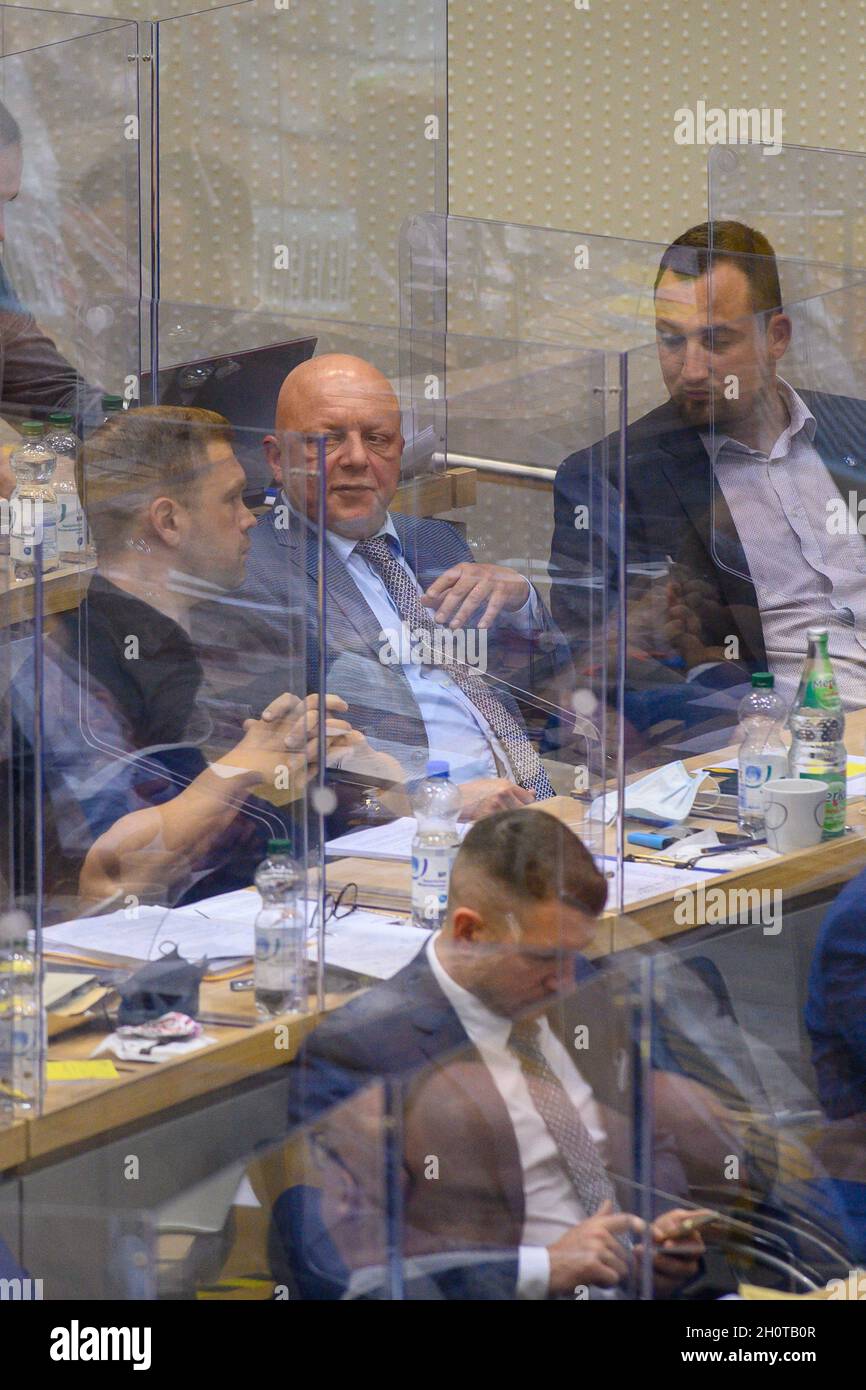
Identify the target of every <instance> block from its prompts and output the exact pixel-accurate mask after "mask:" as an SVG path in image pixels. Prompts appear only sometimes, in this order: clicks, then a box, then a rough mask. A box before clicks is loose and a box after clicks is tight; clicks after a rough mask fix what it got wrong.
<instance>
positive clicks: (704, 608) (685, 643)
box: [665, 575, 730, 670]
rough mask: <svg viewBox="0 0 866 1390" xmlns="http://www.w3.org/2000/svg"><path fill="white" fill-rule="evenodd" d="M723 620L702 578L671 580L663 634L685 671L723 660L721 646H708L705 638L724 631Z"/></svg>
mask: <svg viewBox="0 0 866 1390" xmlns="http://www.w3.org/2000/svg"><path fill="white" fill-rule="evenodd" d="M725 621H726V619H725V612H724V610H723V608H722V606H721V604H720V603H719V598H718V594H717V593H716V592H715V591H714V590H713V588H712V586H711V585H710V584H708V583H707V581H706V580H705V579H700V578H698V577H697V576H691V575H690V576H684V577H683V578H681V579H674V580H671V582H670V584H669V585H668V621H667V625H666V628H665V635H666V637H667V639H668V641H669V642H670V644H671V646H672V647H673V649H674V651H676V652H679V654H680V656H681V657H682V658H683V661H684V662H685V663H686V667H687V668H688V669H689V670H692V669H693V668H694V667H695V666H701V665H703V664H704V663H705V662H715V661H724V660H725V659H726V653H725V649H724V647H721V646H709V645H708V644H707V640H706V633H707V632H708V631H710V632H719V631H724V628H725ZM727 622H728V625H730V617H728V619H727Z"/></svg>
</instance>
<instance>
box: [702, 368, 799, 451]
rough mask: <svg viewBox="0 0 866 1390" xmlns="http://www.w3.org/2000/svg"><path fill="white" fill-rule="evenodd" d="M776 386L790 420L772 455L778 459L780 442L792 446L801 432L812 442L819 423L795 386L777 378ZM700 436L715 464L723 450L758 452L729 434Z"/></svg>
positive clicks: (710, 433)
mask: <svg viewBox="0 0 866 1390" xmlns="http://www.w3.org/2000/svg"><path fill="white" fill-rule="evenodd" d="M776 385H777V386H778V388H779V395H780V396H781V397H782V400H783V401H784V402H785V405H786V406H787V408H788V414H789V416H790V420H789V422H788V425H787V426H786V428H785V429H784V430H783V431H782V433H781V434H780V435H779V438H778V439H777V440H776V444H774V446H773V452H772V453H771V455H770V457H771V458H772V457H774V456H776V457H778V454H777V453H776V448H777V445H778V444H779V442H780V441H782V440H786V441H787V442H788V443H789V444H790V441H791V440H792V439H793V438H794V437H795V435H798V434H799V433H800V431H801V430H805V432H806V437H807V438H808V439H809V441H810V442H811V441H812V440H813V439H814V438H815V431H816V429H817V428H818V422H817V420H816V419H815V416H814V415H813V414H812V412H811V410H810V409H809V407H808V406H807V405H806V402H805V401H804V400H803V397H802V396H799V395H798V394H797V392H796V391H795V390H794V388H793V386H791V385H790V383H789V382H787V381H785V380H783V378H782V377H777V378H776ZM700 434H701V439H702V440H703V443H704V447H705V449H706V451H707V453H708V454H709V456H710V459H711V461H712V462H713V463H715V462H716V460H717V458H718V456H719V454H720V453H721V452H722V450H723V449H726V450H728V451H730V452H733V453H739V454H744V455H754V454H756V453H757V452H758V451H757V450H756V449H750V448H749V447H748V445H746V444H741V443H740V441H739V440H738V439H732V438H731V437H730V435H728V434H721V433H719V432H717V431H710V430H701V432H700ZM782 452H783V453H784V452H787V450H785V449H783V450H782Z"/></svg>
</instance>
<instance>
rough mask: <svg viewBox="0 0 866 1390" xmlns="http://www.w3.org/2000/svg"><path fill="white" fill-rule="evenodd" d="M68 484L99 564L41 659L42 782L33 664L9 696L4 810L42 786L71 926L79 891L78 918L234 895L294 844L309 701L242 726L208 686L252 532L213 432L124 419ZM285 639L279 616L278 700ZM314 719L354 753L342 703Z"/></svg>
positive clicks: (283, 699)
mask: <svg viewBox="0 0 866 1390" xmlns="http://www.w3.org/2000/svg"><path fill="white" fill-rule="evenodd" d="M81 481H82V486H83V491H84V495H85V505H86V508H87V513H88V520H89V522H90V526H91V531H92V534H93V537H94V541H95V543H96V547H97V551H98V553H99V556H100V566H99V570H98V571H97V573H96V574H95V575H94V576H93V578H92V579H91V583H90V588H89V591H88V593H87V595H86V597H85V598H84V599H83V601H82V603H81V605H80V606H79V608H78V609H77V610H76V611H73V612H69V613H66V614H64V615H63V617H62V618H61V619H60V621H59V623H58V625H57V626H56V627H55V629H54V630H53V631H52V632H51V634H50V636H49V638H48V640H47V642H46V643H45V646H44V652H43V673H42V681H41V692H42V700H41V705H42V711H43V713H42V738H41V749H42V757H41V765H42V768H43V773H42V776H41V779H40V776H39V773H38V767H37V764H36V762H35V761H34V760H33V757H32V750H33V749H34V748H35V746H36V738H35V735H34V728H35V723H34V721H35V719H36V717H37V710H38V705H37V701H36V699H35V694H36V691H37V689H38V688H39V686H38V682H37V673H36V669H35V664H34V663H33V662H32V661H31V662H28V663H26V664H25V666H24V668H23V669H22V671H21V672H19V674H18V677H17V679H16V681H15V684H14V689H13V710H14V717H15V725H16V728H17V731H18V734H19V737H20V747H19V750H18V757H17V759H16V764H15V772H16V776H17V781H18V792H19V797H20V800H21V804H22V805H23V806H26V805H27V803H28V800H29V801H30V802H31V803H33V802H35V790H36V788H37V786H38V785H39V783H40V781H41V795H42V800H43V805H44V807H45V810H46V818H45V819H46V845H45V854H44V862H45V870H46V879H47V881H46V890H47V892H48V894H49V897H50V898H51V899H52V902H51V904H50V906H51V907H52V908H53V911H52V914H51V915H54V916H57V915H61V916H68V915H69V914H70V907H72V909H73V910H74V911H77V910H80V907H81V904H80V903H74V902H73V903H72V904H70V903H69V902H67V901H65V899H66V897H67V896H68V897H71V898H72V899H73V900H74V899H76V897H77V895H78V894H79V893H80V896H81V898H82V899H84V902H85V903H86V904H88V903H89V904H91V905H92V904H93V903H96V902H98V903H102V902H104V901H105V900H107V899H108V900H111V899H113V898H115V897H120V898H121V899H122V898H124V897H128V896H129V895H134V896H135V897H136V898H137V899H139V900H142V901H147V900H151V901H154V900H156V901H159V902H165V903H170V904H176V903H179V902H183V901H190V900H193V899H195V898H199V897H202V896H209V895H211V894H213V893H216V892H220V891H225V890H227V889H229V888H232V887H237V886H240V885H242V884H248V883H249V882H250V881H251V878H252V873H253V870H254V868H255V865H256V863H258V862H259V861H260V860H261V859H263V858H264V855H265V851H266V847H267V841H268V839H270V838H274V837H277V838H283V837H285V836H287V835H288V836H290V837H291V836H292V834H293V833H297V832H298V830H299V828H300V825H301V819H300V817H301V811H300V808H299V806H298V805H297V803H298V801H299V798H301V796H302V793H303V790H304V787H305V786H306V784H307V782H308V781H309V779H310V777H311V776H312V775H313V774H314V772H315V770H316V760H317V756H318V754H317V744H316V724H317V697H316V696H314V695H313V696H309V697H307V698H306V699H301V698H300V697H299V696H298V695H297V694H290V693H288V691H287V692H286V693H283V694H281V695H279V696H277V697H276V698H275V699H274V700H272V701H271V703H270V704H269V706H268V707H267V709H265V710H263V711H254V710H252V709H250V708H249V706H248V705H245V704H244V702H243V695H242V693H239V695H238V699H237V701H234V702H233V700H232V695H231V684H230V682H226V681H224V680H217V681H213V680H212V676H213V674H214V671H213V666H214V662H215V661H216V660H218V655H219V647H220V644H219V633H218V623H219V604H218V602H217V603H214V602H213V600H214V599H216V598H218V597H219V595H221V594H226V593H228V592H230V591H232V590H233V589H235V588H237V586H238V585H239V584H240V583H241V581H242V579H243V573H244V557H245V555H246V551H247V549H248V547H249V541H248V539H247V533H248V532H249V531H250V529H251V528H252V527H253V526H254V525H255V517H254V516H253V515H252V513H251V512H250V511H248V509H247V508H246V506H245V505H244V502H243V488H244V485H245V474H244V472H243V469H242V467H241V465H240V464H239V463H238V461H237V459H236V458H235V455H234V452H233V449H232V439H231V431H230V427H229V425H228V422H227V421H225V420H224V419H223V418H222V417H221V416H218V415H215V414H213V413H212V412H210V411H199V410H191V409H184V408H181V407H166V408H161V407H152V408H146V409H143V410H137V411H129V412H125V413H123V414H122V415H120V416H119V417H117V418H116V419H114V420H112V421H111V422H110V423H108V424H106V425H105V426H103V427H102V429H100V430H98V431H97V432H96V433H95V434H94V435H93V436H92V437H91V439H90V440H89V442H88V445H87V448H86V449H85V451H84V455H83V464H82V480H81ZM204 596H207V597H208V598H209V599H210V600H211V604H210V605H209V607H210V608H211V609H212V610H213V611H214V612H215V614H216V618H215V619H214V622H213V624H212V628H213V632H212V640H211V642H210V643H209V648H208V651H207V654H206V657H205V656H204V654H203V652H202V650H201V648H200V647H197V646H196V645H194V644H193V642H192V640H191V638H190V635H189V628H190V622H191V618H190V615H191V612H192V610H193V608H194V607H196V606H197V605H198V604H200V602H201V600H202V598H203V597H204ZM291 633H292V625H291V618H290V616H287V620H286V661H285V670H286V673H287V685H288V686H291V684H292V681H291V675H292V662H293V660H295V657H294V656H293V652H292V643H291ZM225 655H226V659H227V661H228V662H229V664H230V665H232V667H233V668H235V669H236V668H237V667H238V666H242V665H243V658H242V654H241V657H240V661H239V660H238V653H237V652H236V651H233V652H231V653H226V654H225ZM300 665H301V669H302V670H303V669H304V668H303V654H301V656H300ZM215 685H219V687H220V689H221V690H222V691H223V692H224V693H223V694H222V696H221V698H220V699H219V700H217V699H216V698H215V697H214V696H213V694H212V689H213V687H214V686H215ZM303 688H304V687H303V686H298V685H296V686H295V689H296V690H297V689H303ZM226 690H228V692H229V693H228V694H226V693H225V692H226ZM328 705H329V712H330V713H329V723H328V735H329V752H330V751H333V753H334V754H335V755H342V754H344V753H345V752H346V751H347V750H348V749H350V748H351V749H353V750H357V749H358V748H359V747H361V748H362V749H363V748H364V747H365V745H364V740H363V739H362V737H361V735H359V734H356V733H355V732H354V731H353V730H352V729H351V728H350V726H349V725H348V724H347V723H346V721H345V720H342V719H340V718H339V714H340V713H341V712H343V711H345V705H344V704H343V703H342V701H339V700H337V699H336V698H329V701H328ZM383 770H384V771H385V772H386V773H387V771H388V769H387V768H384V769H383ZM254 789H258V791H259V792H260V793H262V795H259V796H254V795H253V791H254ZM23 823H24V824H26V817H25V819H24V822H23ZM28 878H32V879H33V880H35V873H33V874H31V875H27V874H25V875H24V879H25V886H26V882H27V879H28ZM61 897H62V898H63V899H64V901H62V902H61V901H60V900H59V899H60V898H61Z"/></svg>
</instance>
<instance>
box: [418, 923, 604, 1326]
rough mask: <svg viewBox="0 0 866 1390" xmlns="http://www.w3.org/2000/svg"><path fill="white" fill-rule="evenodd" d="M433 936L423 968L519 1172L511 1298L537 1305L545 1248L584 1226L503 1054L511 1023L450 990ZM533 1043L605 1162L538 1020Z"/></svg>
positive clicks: (591, 1107) (596, 1120) (509, 1056)
mask: <svg viewBox="0 0 866 1390" xmlns="http://www.w3.org/2000/svg"><path fill="white" fill-rule="evenodd" d="M440 935H441V933H440V932H437V933H436V934H435V935H434V936H432V937H431V939H430V941H429V942H428V943H427V959H428V961H429V962H430V968H431V970H432V971H433V975H434V977H435V979H436V983H437V984H438V985H439V987H440V989H441V990H442V992H443V994H444V995H445V997H446V999H447V1000H448V1002H449V1004H450V1005H451V1007H452V1008H453V1009H454V1011H455V1013H456V1014H457V1017H458V1018H459V1020H460V1022H461V1024H462V1025H463V1027H464V1029H465V1030H466V1033H467V1034H468V1036H469V1039H470V1041H471V1042H472V1043H473V1044H474V1045H475V1047H476V1048H477V1049H478V1051H479V1053H480V1054H481V1057H482V1059H483V1061H484V1063H485V1065H486V1067H487V1069H488V1070H489V1072H490V1075H491V1078H492V1080H493V1082H494V1084H495V1086H496V1089H497V1090H498V1092H499V1094H500V1096H501V1097H502V1099H503V1101H504V1102H505V1106H506V1108H507V1110H508V1116H509V1119H510V1120H511V1123H512V1124H513V1126H514V1137H515V1139H516V1140H517V1149H518V1153H519V1154H520V1166H521V1168H522V1169H523V1194H524V1201H525V1215H524V1223H523V1236H522V1240H521V1245H520V1250H519V1254H518V1274H517V1293H518V1297H520V1298H544V1297H546V1295H547V1292H548V1287H549V1283H550V1258H549V1256H548V1253H547V1247H548V1246H549V1245H552V1244H553V1242H554V1241H556V1240H558V1239H559V1237H560V1236H563V1235H565V1233H566V1231H569V1230H571V1228H572V1227H573V1226H576V1225H578V1223H579V1222H581V1221H585V1220H586V1219H587V1213H586V1212H585V1211H584V1209H583V1207H582V1206H581V1203H580V1201H579V1199H578V1196H577V1193H576V1191H575V1189H574V1185H573V1183H572V1182H571V1180H570V1178H569V1177H568V1174H567V1172H566V1170H565V1167H564V1164H563V1162H562V1159H561V1158H560V1156H559V1150H558V1149H557V1147H556V1144H555V1142H554V1139H553V1136H552V1135H551V1133H550V1130H549V1129H548V1128H547V1125H546V1124H545V1123H544V1120H543V1119H542V1118H541V1116H540V1115H539V1113H538V1111H537V1110H536V1108H535V1106H534V1105H533V1103H532V1098H531V1096H530V1094H529V1087H528V1086H527V1084H526V1078H525V1076H524V1075H523V1072H522V1071H521V1068H520V1062H519V1061H518V1059H517V1057H516V1056H515V1055H514V1053H513V1052H511V1051H510V1049H509V1047H508V1038H509V1035H510V1033H511V1027H512V1020H511V1019H510V1018H503V1017H502V1016H501V1015H500V1014H495V1013H493V1012H492V1011H491V1010H490V1009H488V1008H487V1006H486V1005H485V1004H482V1002H481V1000H480V999H478V998H477V997H476V996H475V995H474V994H470V992H469V990H466V989H464V988H463V986H462V985H458V984H457V982H456V980H453V979H452V978H451V976H450V975H449V974H448V972H447V970H446V969H445V967H444V966H443V964H442V962H441V961H440V959H439V956H438V954H437V952H436V942H437V941H438V939H439V936H440ZM539 1042H540V1046H541V1050H542V1052H543V1054H544V1058H545V1061H546V1062H547V1064H548V1066H549V1067H550V1068H551V1070H552V1071H553V1072H554V1073H555V1075H556V1076H557V1078H558V1079H559V1081H560V1082H561V1083H562V1085H563V1087H564V1088H565V1091H566V1094H567V1095H568V1098H569V1100H570V1101H571V1103H572V1105H573V1106H574V1108H575V1109H576V1110H577V1111H578V1113H579V1115H580V1117H581V1119H582V1120H583V1122H584V1124H585V1125H586V1127H587V1129H588V1130H589V1133H590V1135H591V1136H592V1138H593V1140H594V1141H595V1143H596V1144H597V1145H598V1146H599V1150H600V1152H601V1154H602V1157H603V1158H604V1157H605V1148H606V1143H607V1136H606V1134H605V1131H604V1127H603V1125H602V1121H601V1117H600V1114H599V1110H598V1106H597V1105H596V1103H595V1100H594V1098H593V1094H592V1090H591V1089H590V1087H589V1086H588V1085H587V1083H586V1082H585V1081H584V1080H583V1078H582V1077H581V1075H580V1073H579V1072H578V1070H577V1067H576V1066H575V1065H574V1062H573V1061H572V1060H571V1058H570V1057H569V1055H568V1053H567V1052H566V1050H565V1048H564V1047H563V1046H562V1043H561V1042H560V1041H559V1039H558V1038H557V1037H556V1036H555V1034H554V1033H553V1032H552V1031H551V1028H550V1025H549V1024H548V1022H547V1019H546V1018H542V1019H541V1020H540V1021H539Z"/></svg>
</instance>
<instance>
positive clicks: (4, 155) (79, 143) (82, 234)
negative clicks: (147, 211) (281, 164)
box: [0, 7, 144, 420]
mask: <svg viewBox="0 0 866 1390" xmlns="http://www.w3.org/2000/svg"><path fill="white" fill-rule="evenodd" d="M8 10H9V7H3V12H2V15H0V19H3V18H4V17H5V24H6V28H5V30H4V33H6V34H7V36H9V35H11V34H13V33H17V31H18V28H19V26H20V25H21V24H22V23H23V24H26V23H27V22H28V19H27V12H26V11H25V12H22V11H15V12H14V15H13V14H11V13H8V12H7V11H8ZM33 18H35V16H30V19H33ZM39 18H40V21H42V20H44V21H45V24H44V27H43V26H42V24H41V22H40V27H39V36H38V37H39V42H38V43H37V44H34V46H30V47H23V48H22V47H20V46H19V45H18V44H16V43H14V42H12V41H11V38H10V42H9V43H8V44H7V48H6V50H5V51H4V53H3V56H2V57H0V100H2V102H3V103H4V106H5V109H6V111H7V112H8V116H7V117H5V118H4V128H3V131H0V140H2V144H0V168H2V169H3V170H5V173H4V175H3V187H2V196H3V202H4V208H3V217H4V229H3V235H4V277H3V279H4V284H3V294H2V299H3V305H2V315H3V324H4V327H3V345H4V371H3V381H2V393H0V399H2V402H3V405H4V410H3V414H4V416H7V417H8V414H9V412H10V411H12V410H17V412H18V414H19V418H21V408H23V407H24V406H26V407H28V408H33V407H35V406H37V405H39V406H41V407H42V408H43V410H45V411H46V412H47V410H48V409H54V408H57V407H58V406H61V405H67V404H69V403H70V402H69V394H70V390H69V388H71V387H72V386H74V385H75V382H74V378H71V377H70V374H69V371H68V363H69V362H71V363H72V365H73V366H74V367H75V368H77V369H78V371H79V372H80V373H81V375H82V376H83V377H85V378H86V380H87V381H88V382H89V383H94V384H95V385H96V386H102V387H103V389H109V378H110V377H111V376H112V375H114V374H115V373H117V372H118V371H119V369H120V368H121V367H122V366H124V364H125V363H126V361H127V359H128V356H129V346H130V340H133V339H134V340H135V342H136V349H137V339H138V334H139V329H138V306H137V303H136V299H137V296H138V295H139V294H140V292H141V279H140V265H141V250H140V216H139V211H140V204H139V148H140V143H141V138H140V137H141V135H142V131H141V126H142V122H143V120H144V117H143V116H142V112H141V110H140V103H139V93H138V73H137V69H136V65H135V64H134V63H131V62H130V61H129V59H130V55H132V56H134V55H135V53H136V51H137V27H136V25H134V24H130V23H118V22H116V21H112V20H108V19H106V20H102V21H94V20H89V21H87V25H89V26H93V25H96V26H97V27H96V28H95V30H94V31H93V32H86V29H87V25H85V26H84V31H83V32H79V28H80V26H79V25H78V23H77V21H78V17H77V16H74V15H54V14H49V15H47V16H42V15H40V16H39ZM67 30H68V32H69V34H71V35H74V36H73V37H67ZM31 37H35V36H31ZM82 93H86V99H85V98H83V97H82ZM97 156H98V157H97ZM19 188H20V197H18V196H17V192H18V189H19ZM13 197H14V199H15V201H14V203H12V202H11V201H10V200H11V199H12V198H13ZM36 308H38V319H37V323H38V327H37V325H36V324H35V323H34V322H33V319H32V317H31V313H32V312H33V311H34V310H35V309H36ZM46 335H50V336H51V338H53V339H54V340H55V342H56V345H57V350H58V351H59V353H60V355H61V356H60V358H58V356H57V353H56V352H55V351H54V346H53V344H52V343H51V342H50V341H47V339H46ZM64 358H65V359H68V360H66V361H64V360H62V359H64ZM134 369H136V370H137V367H136V368H134ZM126 370H129V368H126ZM37 376H38V377H40V378H41V379H42V385H41V386H40V389H39V392H38V394H37V392H36V390H35V378H36V377H37ZM121 380H122V377H121ZM64 384H65V386H66V388H67V390H66V392H65V393H64V391H63V390H62V389H61V387H62V385H64ZM115 389H117V388H115ZM61 396H63V397H64V398H63V399H62V400H61V399H60V397H61ZM77 404H78V406H79V408H80V409H81V411H82V412H87V413H88V416H89V418H91V419H92V420H93V419H95V418H96V416H97V415H98V406H99V402H98V399H97V398H95V397H94V396H92V395H91V394H90V393H88V392H87V391H86V390H85V391H83V393H82V399H81V400H80V401H79V402H78V403H77Z"/></svg>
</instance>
